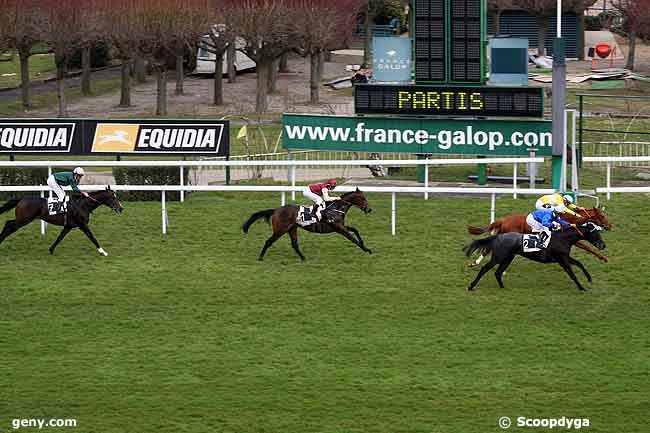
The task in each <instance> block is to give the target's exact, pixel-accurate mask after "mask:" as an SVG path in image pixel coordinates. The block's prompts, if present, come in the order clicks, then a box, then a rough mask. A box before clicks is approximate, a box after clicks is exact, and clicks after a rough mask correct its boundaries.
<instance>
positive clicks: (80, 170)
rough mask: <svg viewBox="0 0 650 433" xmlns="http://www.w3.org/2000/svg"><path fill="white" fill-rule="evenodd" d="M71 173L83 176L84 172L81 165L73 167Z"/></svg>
mask: <svg viewBox="0 0 650 433" xmlns="http://www.w3.org/2000/svg"><path fill="white" fill-rule="evenodd" d="M73 173H74V174H76V175H78V176H85V175H86V173H85V172H84V169H83V168H81V167H77V168H75V169H74V171H73Z"/></svg>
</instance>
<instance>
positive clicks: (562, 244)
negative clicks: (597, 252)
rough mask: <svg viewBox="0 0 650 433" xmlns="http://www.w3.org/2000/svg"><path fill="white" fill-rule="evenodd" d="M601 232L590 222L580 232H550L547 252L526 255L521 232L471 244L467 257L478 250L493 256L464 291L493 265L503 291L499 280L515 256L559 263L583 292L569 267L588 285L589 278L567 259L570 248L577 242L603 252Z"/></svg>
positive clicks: (575, 263)
mask: <svg viewBox="0 0 650 433" xmlns="http://www.w3.org/2000/svg"><path fill="white" fill-rule="evenodd" d="M601 230H602V227H600V226H598V225H596V224H594V222H592V221H587V222H586V223H584V224H582V225H581V226H580V228H579V229H578V228H573V227H569V228H565V229H564V230H562V231H558V232H555V233H553V235H552V236H551V241H550V243H549V245H548V247H547V248H546V249H543V250H541V251H537V252H528V253H525V252H524V250H523V236H524V235H523V234H520V233H513V232H509V233H503V234H499V235H493V236H489V237H487V238H484V239H479V240H476V241H473V242H471V243H469V244H468V245H466V246H465V248H463V251H464V252H465V255H467V257H469V256H470V255H471V254H472V253H473V252H474V251H480V252H481V253H483V254H486V255H487V254H492V257H491V259H490V261H489V262H488V263H486V264H485V265H484V266H483V267H482V268H481V270H480V271H479V273H478V275H477V276H476V278H475V279H474V281H472V282H471V283H470V285H469V287H468V288H467V290H473V289H474V287H475V286H476V284H478V282H479V280H480V279H481V278H482V277H483V275H485V273H486V272H488V271H489V270H490V269H492V268H493V267H494V266H496V265H499V267H498V268H497V270H496V272H495V273H494V275H495V277H496V279H497V282H498V283H499V287H501V288H502V289H503V288H504V286H503V280H502V279H501V277H502V276H503V273H504V272H505V270H506V269H507V268H508V266H510V263H512V261H513V260H514V259H515V256H517V255H519V256H522V257H524V258H527V259H529V260H534V261H536V262H540V263H558V264H559V265H560V266H561V267H562V269H564V271H565V272H566V273H567V274H568V275H569V277H570V278H571V279H572V280H573V281H574V282H575V283H576V285H577V286H578V289H580V290H585V288H584V287H583V286H582V285H581V284H580V281H578V278H577V277H576V275H575V274H574V273H573V270H572V269H571V265H575V266H577V267H579V268H580V269H581V270H582V272H583V273H584V274H585V277H587V280H588V281H589V282H590V283H591V275H589V272H587V269H585V267H584V266H583V265H582V263H580V262H579V261H578V260H576V259H574V258H573V257H571V256H570V254H571V247H572V246H573V245H574V244H575V243H576V242H578V241H580V240H586V241H587V242H589V243H591V244H592V245H594V246H595V247H596V248H598V249H601V250H602V249H605V242H604V241H603V239H602V238H601V236H600V231H601Z"/></svg>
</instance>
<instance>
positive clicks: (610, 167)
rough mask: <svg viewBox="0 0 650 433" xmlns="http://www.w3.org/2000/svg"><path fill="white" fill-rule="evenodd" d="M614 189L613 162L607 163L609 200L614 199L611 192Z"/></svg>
mask: <svg viewBox="0 0 650 433" xmlns="http://www.w3.org/2000/svg"><path fill="white" fill-rule="evenodd" d="M611 187H612V162H611V161H607V200H609V199H610V198H611V197H612V193H610V192H609V189H610V188H611Z"/></svg>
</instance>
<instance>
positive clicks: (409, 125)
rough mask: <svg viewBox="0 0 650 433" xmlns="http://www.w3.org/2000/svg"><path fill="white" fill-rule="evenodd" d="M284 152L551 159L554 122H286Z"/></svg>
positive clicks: (297, 117)
mask: <svg viewBox="0 0 650 433" xmlns="http://www.w3.org/2000/svg"><path fill="white" fill-rule="evenodd" d="M282 124H283V137H282V143H283V146H284V148H285V149H317V150H347V151H353V152H404V153H430V154H466V155H491V156H502V155H515V156H528V155H530V153H531V152H535V154H536V155H538V156H546V155H550V154H551V150H552V142H551V122H550V121H545V120H460V119H459V120H450V119H417V118H412V117H411V118H405V117H390V118H389V117H356V116H355V117H344V116H318V115H302V114H284V115H283V116H282Z"/></svg>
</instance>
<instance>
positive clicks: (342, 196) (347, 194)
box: [341, 191, 361, 198]
mask: <svg viewBox="0 0 650 433" xmlns="http://www.w3.org/2000/svg"><path fill="white" fill-rule="evenodd" d="M360 192H361V191H348V192H346V193H343V194H342V195H341V198H344V197H349V196H351V195H352V194H356V193H360Z"/></svg>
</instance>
